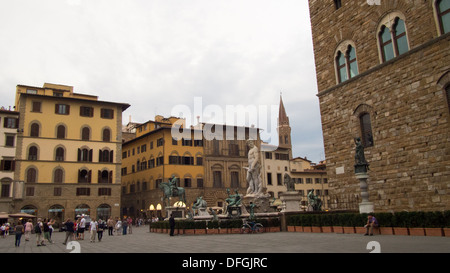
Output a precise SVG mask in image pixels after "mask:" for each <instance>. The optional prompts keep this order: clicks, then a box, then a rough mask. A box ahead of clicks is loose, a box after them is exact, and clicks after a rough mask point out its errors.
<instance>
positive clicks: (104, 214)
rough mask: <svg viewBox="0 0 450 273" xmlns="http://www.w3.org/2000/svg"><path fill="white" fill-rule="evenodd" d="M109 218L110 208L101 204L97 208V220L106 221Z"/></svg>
mask: <svg viewBox="0 0 450 273" xmlns="http://www.w3.org/2000/svg"><path fill="white" fill-rule="evenodd" d="M109 217H111V206H110V205H108V204H101V205H100V206H98V207H97V219H96V220H98V219H102V220H103V221H106V220H108V219H109Z"/></svg>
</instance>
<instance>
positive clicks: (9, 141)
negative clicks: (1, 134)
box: [5, 135, 15, 147]
mask: <svg viewBox="0 0 450 273" xmlns="http://www.w3.org/2000/svg"><path fill="white" fill-rule="evenodd" d="M5 138H6V139H5V146H6V147H14V139H15V136H14V135H5Z"/></svg>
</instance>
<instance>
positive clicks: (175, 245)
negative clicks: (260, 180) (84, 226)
mask: <svg viewBox="0 0 450 273" xmlns="http://www.w3.org/2000/svg"><path fill="white" fill-rule="evenodd" d="M14 237H15V236H14V235H9V236H7V237H6V238H0V253H70V252H71V251H73V250H74V248H71V249H67V246H66V245H63V244H62V243H63V241H64V238H65V232H57V231H55V232H53V235H52V239H53V241H54V242H53V244H50V243H47V242H46V246H39V247H38V246H36V236H35V235H34V234H32V235H31V238H30V241H25V238H24V236H22V240H21V244H20V246H19V247H15V246H14V241H15V239H14ZM373 241H374V242H376V243H375V244H377V249H376V250H379V252H381V253H450V237H431V236H401V235H374V236H363V235H361V234H337V233H298V232H271V233H261V234H210V235H176V236H173V237H170V236H169V235H168V234H162V233H150V232H149V228H148V226H141V227H133V229H132V234H127V235H114V236H109V235H108V233H107V231H106V232H104V235H103V240H102V241H101V242H98V241H96V242H95V243H91V242H90V241H89V233H87V232H86V233H85V239H84V240H80V241H76V242H78V243H79V249H80V252H81V253H242V254H245V253H370V252H372V251H373V250H375V249H374V248H373V247H370V245H368V244H369V243H370V242H373ZM371 244H373V243H371Z"/></svg>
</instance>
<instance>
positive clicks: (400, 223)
mask: <svg viewBox="0 0 450 273" xmlns="http://www.w3.org/2000/svg"><path fill="white" fill-rule="evenodd" d="M407 219H408V212H406V211H401V212H396V213H394V216H393V229H394V234H395V235H409V229H408V224H407V222H408V220H407Z"/></svg>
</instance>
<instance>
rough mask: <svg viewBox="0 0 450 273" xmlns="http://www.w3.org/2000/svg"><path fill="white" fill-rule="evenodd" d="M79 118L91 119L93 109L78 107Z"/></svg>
mask: <svg viewBox="0 0 450 273" xmlns="http://www.w3.org/2000/svg"><path fill="white" fill-rule="evenodd" d="M80 116H82V117H93V116H94V108H93V107H90V106H80Z"/></svg>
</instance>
